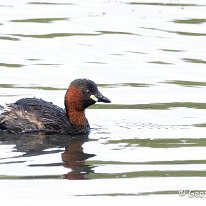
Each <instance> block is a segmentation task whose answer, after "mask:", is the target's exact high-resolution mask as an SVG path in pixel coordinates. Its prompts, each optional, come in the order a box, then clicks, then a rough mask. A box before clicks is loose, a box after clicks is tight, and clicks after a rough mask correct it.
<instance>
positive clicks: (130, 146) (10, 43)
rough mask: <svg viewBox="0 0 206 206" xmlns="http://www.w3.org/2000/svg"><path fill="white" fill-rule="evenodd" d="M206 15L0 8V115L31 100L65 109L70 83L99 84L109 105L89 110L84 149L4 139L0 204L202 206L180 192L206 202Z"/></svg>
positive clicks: (82, 4) (58, 141) (32, 5)
mask: <svg viewBox="0 0 206 206" xmlns="http://www.w3.org/2000/svg"><path fill="white" fill-rule="evenodd" d="M205 8H206V3H205V1H203V0H196V1H194V0H190V1H188V0H184V1H183V0H180V1H173V0H170V1H169V0H168V1H161V0H157V1H156V0H151V1H135V0H123V1H104V0H102V1H94V0H89V1H83V0H78V1H77V0H76V1H72V0H71V1H68V0H61V1H55V0H48V1H38V0H37V1H28V0H22V1H20V2H16V1H8V2H6V1H5V2H1V3H0V16H1V18H0V19H1V20H0V43H1V58H0V71H1V75H0V103H1V104H5V103H8V102H14V101H16V100H17V99H19V98H24V97H34V96H35V97H38V98H43V99H45V100H48V101H52V102H53V103H55V104H57V105H59V106H62V107H63V106H64V104H63V98H64V94H65V91H66V89H67V87H68V85H69V84H70V82H71V81H72V80H73V79H75V78H89V79H92V80H94V81H95V82H96V83H97V84H98V86H99V89H100V91H101V92H102V93H103V94H104V95H105V96H107V97H108V98H110V99H111V100H112V104H97V105H95V106H92V107H91V108H90V109H88V110H87V117H88V119H89V122H90V125H91V127H92V130H91V134H90V135H89V137H79V139H78V140H77V139H74V140H70V138H67V137H65V136H56V135H44V134H40V135H29V134H27V135H23V136H16V135H7V134H1V136H0V151H1V155H0V185H1V187H0V194H1V199H2V200H3V201H4V202H6V203H7V204H8V205H13V204H14V203H15V204H17V205H20V204H21V205H22V204H27V205H28V202H29V204H32V205H34V204H35V205H36V204H42V202H43V203H44V202H45V204H48V202H49V203H53V204H55V203H58V204H59V203H66V202H67V203H68V200H69V201H70V202H72V203H78V204H80V203H85V201H87V203H88V204H94V203H95V204H97V203H98V205H99V204H100V205H101V204H102V205H103V204H104V205H105V204H107V203H108V204H112V203H115V204H116V203H118V204H120V203H122V202H123V201H127V202H128V201H129V202H130V204H133V205H134V204H136V203H145V204H146V203H149V204H151V203H153V204H154V203H158V204H159V205H165V203H166V204H167V205H168V204H169V205H170V204H171V205H174V204H175V203H178V202H180V201H181V202H185V203H187V204H193V203H195V204H197V203H199V201H200V198H199V199H198V198H189V197H188V195H187V194H186V195H185V196H184V197H180V196H179V194H178V192H179V191H180V190H186V192H188V190H199V191H200V190H201V191H202V190H205V184H204V182H205V177H206V165H205V163H206V148H205V147H206V133H205V132H206V128H205V127H206V103H205V102H206V96H205V95H204V94H205V91H206V81H205V75H206V71H205V63H206V58H205V46H206V43H205V42H206V29H205V28H206V27H205V23H206V13H205ZM11 194H12V198H11ZM46 201H47V202H46Z"/></svg>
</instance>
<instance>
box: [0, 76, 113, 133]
mask: <svg viewBox="0 0 206 206" xmlns="http://www.w3.org/2000/svg"><path fill="white" fill-rule="evenodd" d="M96 102H105V103H110V102H111V101H110V100H109V99H108V98H106V97H104V96H103V95H102V94H101V93H100V92H99V90H98V88H97V85H96V84H95V83H94V82H93V81H91V80H88V79H76V80H74V81H73V82H72V83H71V84H70V86H69V88H68V89H67V92H66V95H65V99H64V103H65V110H64V109H62V108H60V107H58V106H56V105H54V104H52V103H51V102H47V101H44V100H42V99H37V98H23V99H20V100H18V101H16V102H15V103H11V104H7V105H6V107H1V109H3V112H2V113H1V114H0V129H1V130H5V131H8V132H10V133H15V134H18V133H26V132H36V131H37V132H38V131H42V132H54V133H63V134H70V135H79V134H86V135H87V134H89V131H90V126H89V123H88V121H87V118H86V116H85V109H86V108H87V107H89V106H90V105H93V104H95V103H96Z"/></svg>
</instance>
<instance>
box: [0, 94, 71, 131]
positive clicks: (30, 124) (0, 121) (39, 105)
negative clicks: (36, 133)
mask: <svg viewBox="0 0 206 206" xmlns="http://www.w3.org/2000/svg"><path fill="white" fill-rule="evenodd" d="M0 128H1V129H5V130H8V131H10V132H12V133H19V132H28V131H32V130H51V131H59V132H61V131H65V130H69V128H71V125H70V123H69V121H68V120H67V117H66V113H65V111H64V110H63V109H62V108H60V107H58V106H56V105H54V104H52V103H51V102H47V101H44V100H42V99H36V98H24V99H20V100H18V101H17V102H15V103H13V104H8V105H7V106H6V108H4V112H3V113H2V114H1V115H0Z"/></svg>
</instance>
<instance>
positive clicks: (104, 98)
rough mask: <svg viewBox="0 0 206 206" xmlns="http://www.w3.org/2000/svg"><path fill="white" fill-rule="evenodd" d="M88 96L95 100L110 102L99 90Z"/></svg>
mask: <svg viewBox="0 0 206 206" xmlns="http://www.w3.org/2000/svg"><path fill="white" fill-rule="evenodd" d="M90 98H91V99H93V100H94V101H95V102H104V103H110V102H111V101H110V100H109V99H108V98H107V97H105V96H103V95H102V94H101V93H100V92H98V93H97V94H95V95H91V96H90Z"/></svg>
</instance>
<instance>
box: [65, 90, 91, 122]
mask: <svg viewBox="0 0 206 206" xmlns="http://www.w3.org/2000/svg"><path fill="white" fill-rule="evenodd" d="M83 101H84V99H83V95H82V92H81V90H80V89H79V88H77V87H75V86H70V87H69V88H68V90H67V92H66V95H65V107H66V114H67V118H68V120H69V121H70V122H71V123H72V124H75V125H78V126H84V125H85V124H87V119H86V116H85V108H84V107H83Z"/></svg>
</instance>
